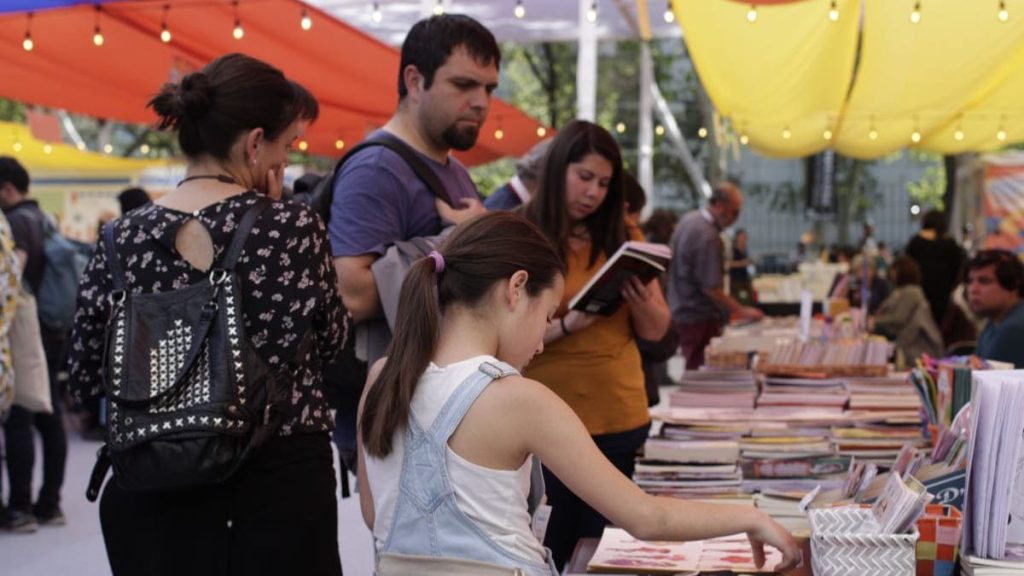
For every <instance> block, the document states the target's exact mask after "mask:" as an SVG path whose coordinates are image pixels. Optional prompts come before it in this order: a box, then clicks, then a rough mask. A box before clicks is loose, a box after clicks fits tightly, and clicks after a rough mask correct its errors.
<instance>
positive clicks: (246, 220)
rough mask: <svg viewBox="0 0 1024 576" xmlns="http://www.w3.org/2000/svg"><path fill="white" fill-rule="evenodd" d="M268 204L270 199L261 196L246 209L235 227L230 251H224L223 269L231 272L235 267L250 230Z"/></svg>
mask: <svg viewBox="0 0 1024 576" xmlns="http://www.w3.org/2000/svg"><path fill="white" fill-rule="evenodd" d="M267 206H270V199H269V198H267V197H266V196H260V197H259V198H258V199H257V200H256V203H255V204H253V205H252V206H250V207H249V209H248V210H246V211H245V215H243V216H242V220H241V222H239V223H238V228H236V229H235V234H234V236H233V237H232V238H231V244H230V245H229V246H228V251H227V252H225V253H224V259H223V260H221V265H220V268H221V270H224V271H225V272H231V271H232V270H234V269H235V264H237V263H238V257H239V256H240V255H241V254H242V248H244V247H245V241H246V240H247V239H248V238H249V232H252V227H253V226H255V225H256V219H257V218H259V217H260V214H262V213H263V211H264V210H265V209H266V208H267Z"/></svg>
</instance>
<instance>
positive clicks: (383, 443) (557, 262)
mask: <svg viewBox="0 0 1024 576" xmlns="http://www.w3.org/2000/svg"><path fill="white" fill-rule="evenodd" d="M439 252H440V253H441V254H442V257H443V258H444V270H443V271H442V272H440V273H438V272H436V271H435V270H436V268H435V262H434V260H433V259H432V258H429V257H428V258H421V259H420V260H418V261H417V262H416V263H414V264H413V265H412V268H410V269H409V273H408V275H407V276H406V277H405V281H404V282H402V291H401V294H400V295H399V300H398V313H397V315H396V317H397V320H396V321H395V331H394V337H393V338H392V340H391V345H390V346H388V350H387V358H388V360H387V361H386V362H385V363H384V367H383V369H382V370H381V373H380V376H379V377H378V378H377V381H376V383H374V385H373V387H372V388H370V390H369V391H368V392H367V393H366V399H365V400H364V402H363V412H362V416H361V418H360V421H359V431H360V432H361V433H362V437H363V443H364V445H365V447H366V452H367V453H368V454H369V455H371V456H375V457H378V458H383V457H385V456H387V455H388V454H390V453H391V449H392V447H393V445H394V436H395V434H396V433H397V432H398V431H399V430H401V429H402V428H404V427H405V426H406V425H407V424H408V422H409V406H410V403H411V402H412V397H413V394H415V392H416V385H417V383H418V382H419V379H420V377H421V376H422V375H423V372H424V371H426V369H427V366H428V365H429V364H430V358H431V357H432V356H433V354H434V349H435V347H436V346H437V337H438V328H439V323H440V315H441V314H442V313H443V312H444V311H445V310H447V309H448V307H449V306H452V305H459V306H464V307H468V308H473V307H476V306H480V305H482V304H484V303H485V301H486V299H487V295H488V294H489V293H490V292H491V289H492V288H494V286H495V285H496V284H498V283H499V282H502V281H507V280H508V279H509V278H511V277H512V275H513V274H515V273H516V272H517V271H519V270H525V271H526V272H527V274H529V277H528V279H527V281H526V286H525V289H526V293H527V294H528V295H529V296H531V297H533V296H536V295H538V294H539V293H541V292H543V291H544V290H545V289H547V288H550V287H552V286H553V285H554V283H555V279H556V278H558V277H559V276H562V275H563V274H564V273H565V272H564V268H563V266H562V260H561V259H560V258H559V257H558V254H556V253H555V250H554V248H553V247H552V246H551V244H550V243H549V242H548V240H547V238H546V237H545V236H544V234H543V233H542V232H541V231H540V230H539V229H538V228H537V227H536V226H535V225H533V224H532V223H530V222H529V221H528V220H526V219H525V218H523V217H522V216H519V215H517V214H513V213H511V212H489V213H487V214H484V215H483V216H479V217H477V218H474V219H472V220H470V221H468V222H465V223H463V224H460V225H459V226H458V227H457V228H456V229H455V231H454V232H452V234H451V236H449V237H448V238H447V239H446V240H445V242H444V244H443V245H442V247H441V249H440V250H439Z"/></svg>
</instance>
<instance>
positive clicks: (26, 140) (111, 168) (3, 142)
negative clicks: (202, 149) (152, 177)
mask: <svg viewBox="0 0 1024 576" xmlns="http://www.w3.org/2000/svg"><path fill="white" fill-rule="evenodd" d="M0 155H4V156H12V157H14V158H16V159H17V160H18V162H21V164H22V165H23V166H24V167H25V169H26V170H28V173H29V175H31V176H32V177H33V178H35V177H36V175H37V174H39V173H50V174H53V173H69V174H80V175H87V174H88V175H95V174H97V173H102V174H103V175H106V176H135V175H138V174H141V173H142V172H143V171H144V170H145V169H146V168H150V167H153V166H162V165H164V164H166V163H167V162H166V161H163V160H140V159H135V158H122V157H120V156H110V155H108V154H100V153H98V152H87V151H82V150H79V149H78V148H75V147H74V146H69V145H67V144H63V143H53V142H43V141H42V140H37V139H36V138H35V137H34V136H33V135H32V132H31V131H30V130H29V128H28V126H25V125H23V124H14V123H11V122H0Z"/></svg>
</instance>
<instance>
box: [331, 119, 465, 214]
mask: <svg viewBox="0 0 1024 576" xmlns="http://www.w3.org/2000/svg"><path fill="white" fill-rule="evenodd" d="M371 146H383V147H384V148H387V149H388V150H391V151H392V152H394V153H395V154H398V156H399V157H400V158H401V159H402V160H403V161H404V162H405V163H406V164H408V165H409V167H410V168H412V171H413V172H414V173H415V174H416V177H417V178H419V179H420V181H421V182H423V184H424V185H425V186H426V187H427V189H428V190H430V193H431V194H433V195H434V196H435V197H436V198H438V199H440V200H441V201H443V202H444V203H446V204H448V205H449V206H451V205H452V201H451V198H450V197H449V196H448V190H447V189H446V188H445V187H444V184H443V183H442V182H441V179H440V178H438V177H437V173H436V172H434V170H433V169H432V168H431V167H430V166H428V165H427V163H426V162H424V161H423V159H422V158H420V157H419V155H418V154H417V153H416V151H415V150H413V149H412V147H411V146H409V145H408V144H406V143H405V142H403V141H402V139H401V138H399V137H397V136H395V135H394V134H391V133H389V132H385V131H383V130H381V131H379V132H377V133H376V134H374V135H373V136H371V137H369V138H367V139H366V140H363V141H362V142H360V143H359V144H357V145H356V147H355V148H353V149H351V150H349V152H348V154H345V156H343V157H342V159H341V160H339V161H338V163H337V164H336V165H335V166H334V173H333V175H332V176H331V189H332V190H333V189H334V180H335V179H336V178H337V177H338V174H340V173H341V167H342V166H343V165H344V164H345V162H346V161H347V160H348V159H349V158H351V157H352V156H354V155H355V154H356V153H357V152H360V151H362V150H364V149H366V148H369V147H371Z"/></svg>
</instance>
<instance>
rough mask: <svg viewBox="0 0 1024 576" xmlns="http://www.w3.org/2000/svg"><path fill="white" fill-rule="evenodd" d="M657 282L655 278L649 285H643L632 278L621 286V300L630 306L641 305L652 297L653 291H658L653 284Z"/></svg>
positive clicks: (638, 280) (634, 277)
mask: <svg viewBox="0 0 1024 576" xmlns="http://www.w3.org/2000/svg"><path fill="white" fill-rule="evenodd" d="M657 281H658V279H657V278H655V279H653V280H651V281H650V282H649V283H647V284H644V283H643V282H641V281H640V278H638V277H636V276H632V277H630V279H629V281H628V282H626V283H625V284H623V285H622V298H623V299H624V300H625V301H626V304H629V305H630V306H637V305H643V304H645V303H647V302H648V301H649V300H650V299H651V297H652V296H653V295H654V292H653V291H654V290H659V289H660V288H659V287H658V286H657V284H655V283H656V282H657Z"/></svg>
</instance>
